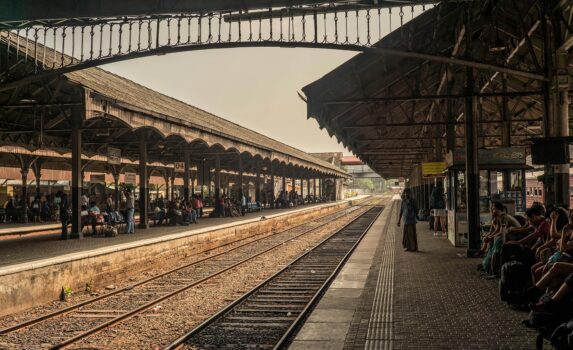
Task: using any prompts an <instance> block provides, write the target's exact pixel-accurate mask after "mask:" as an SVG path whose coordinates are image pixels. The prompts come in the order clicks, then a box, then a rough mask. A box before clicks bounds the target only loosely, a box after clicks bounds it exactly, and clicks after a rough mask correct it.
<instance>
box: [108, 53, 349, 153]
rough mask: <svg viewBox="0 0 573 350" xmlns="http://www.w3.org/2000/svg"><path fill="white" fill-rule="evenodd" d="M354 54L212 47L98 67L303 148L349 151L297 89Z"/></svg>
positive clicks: (317, 150)
mask: <svg viewBox="0 0 573 350" xmlns="http://www.w3.org/2000/svg"><path fill="white" fill-rule="evenodd" d="M355 54H356V53H352V52H348V51H335V50H324V49H300V48H296V49H294V48H234V49H215V50H205V51H196V52H185V53H175V54H168V55H164V56H153V57H149V58H141V59H135V60H129V61H125V62H120V63H114V64H110V65H105V66H102V68H104V69H107V70H110V71H112V72H114V73H116V74H119V75H121V76H124V77H126V78H129V79H131V80H133V81H135V82H137V83H140V84H143V85H145V86H147V87H149V88H151V89H154V90H157V91H159V92H162V93H164V94H166V95H169V96H172V97H174V98H177V99H180V100H182V101H185V102H187V103H189V104H191V105H193V106H197V107H199V108H202V109H204V110H207V111H209V112H211V113H213V114H215V115H218V116H220V117H222V118H225V119H228V120H231V121H233V122H236V123H239V124H241V125H243V126H245V127H247V128H249V129H252V130H255V131H257V132H260V133H262V134H264V135H266V136H270V137H272V138H275V139H277V140H279V141H281V142H284V143H286V144H288V145H291V146H294V147H297V148H299V149H301V150H303V151H306V152H327V151H343V152H345V154H350V153H349V152H348V151H347V150H345V149H344V148H343V147H342V145H341V144H338V143H337V141H336V140H335V139H331V138H330V137H329V136H328V133H327V132H326V130H320V129H319V127H318V123H317V122H316V121H315V120H314V119H309V120H307V119H306V104H305V103H304V102H303V101H302V100H301V99H300V98H299V97H298V95H297V91H301V88H302V87H303V86H305V85H307V84H308V83H311V82H313V81H315V80H317V79H319V78H321V77H322V76H323V75H324V74H326V73H328V72H329V71H331V70H332V69H334V68H335V67H337V66H338V65H339V64H341V63H343V62H345V61H346V60H348V59H350V58H351V57H353V56H354V55H355Z"/></svg>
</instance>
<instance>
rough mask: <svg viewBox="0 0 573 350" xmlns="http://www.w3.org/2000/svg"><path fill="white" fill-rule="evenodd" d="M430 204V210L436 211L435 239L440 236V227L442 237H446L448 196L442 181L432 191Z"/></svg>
mask: <svg viewBox="0 0 573 350" xmlns="http://www.w3.org/2000/svg"><path fill="white" fill-rule="evenodd" d="M430 204H431V207H430V209H433V210H434V237H437V236H438V226H439V227H440V230H441V231H442V236H446V196H445V195H444V185H443V184H442V182H441V181H439V182H438V183H437V185H436V187H434V189H433V190H432V194H431V195H430Z"/></svg>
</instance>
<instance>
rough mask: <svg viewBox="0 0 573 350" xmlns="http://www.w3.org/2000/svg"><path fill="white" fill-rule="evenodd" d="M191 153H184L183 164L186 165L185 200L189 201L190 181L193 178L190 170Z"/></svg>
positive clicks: (184, 171)
mask: <svg viewBox="0 0 573 350" xmlns="http://www.w3.org/2000/svg"><path fill="white" fill-rule="evenodd" d="M190 158H191V152H190V151H189V150H188V149H185V150H184V151H183V163H184V164H185V166H184V170H183V200H184V201H188V200H189V179H190V178H191V170H190V165H191V164H190Z"/></svg>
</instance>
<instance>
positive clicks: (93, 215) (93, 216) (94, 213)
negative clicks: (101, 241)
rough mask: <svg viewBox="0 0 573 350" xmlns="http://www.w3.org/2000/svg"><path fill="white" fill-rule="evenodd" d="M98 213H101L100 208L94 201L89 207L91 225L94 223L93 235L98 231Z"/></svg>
mask: <svg viewBox="0 0 573 350" xmlns="http://www.w3.org/2000/svg"><path fill="white" fill-rule="evenodd" d="M98 215H100V210H99V208H98V206H97V204H96V202H93V201H92V202H91V203H90V207H89V209H88V216H89V221H90V222H91V225H92V233H93V235H95V234H96V233H97V230H96V225H97V219H98Z"/></svg>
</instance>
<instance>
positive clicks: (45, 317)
mask: <svg viewBox="0 0 573 350" xmlns="http://www.w3.org/2000/svg"><path fill="white" fill-rule="evenodd" d="M352 207H357V205H356V206H352ZM352 207H350V208H352ZM350 208H345V209H342V210H339V211H336V212H334V213H330V214H326V215H323V216H320V217H318V218H316V219H315V220H312V221H311V222H304V223H302V224H298V225H294V226H291V227H288V228H285V229H284V230H281V231H277V232H274V233H271V234H265V232H263V233H259V234H257V235H254V236H251V237H247V238H244V239H241V240H239V241H235V242H229V243H225V244H223V245H220V246H217V247H214V248H211V249H208V250H206V251H204V252H201V254H203V253H208V252H211V251H214V250H217V249H220V248H222V247H226V246H229V245H232V244H235V243H237V242H242V241H245V240H249V239H250V238H253V237H257V236H260V235H264V236H263V237H260V238H257V239H255V240H252V241H249V242H246V243H243V244H241V245H238V246H236V247H233V248H231V249H228V250H225V251H223V252H220V253H217V254H214V255H210V256H207V257H204V258H202V259H199V260H195V261H193V262H191V263H188V264H185V265H182V266H179V267H176V268H174V269H171V270H169V271H166V272H163V273H161V274H159V275H156V276H152V277H150V278H147V279H144V280H141V281H139V282H137V283H134V284H130V285H128V286H126V287H124V288H121V289H118V290H115V291H113V292H110V293H106V294H103V295H100V296H98V297H95V298H91V299H89V300H85V301H82V302H80V303H77V304H74V305H71V306H69V307H67V308H64V309H61V310H57V311H54V312H51V313H48V314H45V315H42V316H40V317H37V318H34V319H30V320H27V321H23V322H21V323H18V324H16V325H14V326H10V327H6V328H3V329H0V335H3V334H8V333H11V332H14V331H16V330H18V329H22V328H26V327H29V326H32V325H35V324H37V323H40V322H42V321H45V320H48V319H52V318H54V317H56V316H60V315H64V314H67V313H69V312H72V311H74V310H76V309H79V308H80V307H83V306H86V305H89V304H93V303H95V302H97V301H101V300H104V299H107V298H109V297H111V296H114V295H117V294H120V293H123V292H126V291H129V290H131V289H133V288H135V287H139V286H142V285H144V284H147V283H149V282H152V281H154V280H157V279H159V278H162V277H165V276H168V275H170V274H172V273H175V272H177V271H180V270H183V269H186V268H189V267H192V266H194V265H197V264H199V263H202V262H205V261H207V260H210V259H213V258H216V257H218V256H222V255H225V254H227V253H230V252H232V251H235V250H237V249H240V248H243V247H245V246H247V245H250V244H254V243H257V242H260V241H262V240H264V239H267V238H269V237H273V236H275V235H279V234H282V233H285V232H287V231H290V230H294V229H297V228H299V227H301V226H303V225H308V224H309V223H312V222H318V221H320V220H323V219H325V218H328V217H329V216H336V215H337V214H340V213H342V212H344V211H348V209H350ZM336 219H338V218H336Z"/></svg>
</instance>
